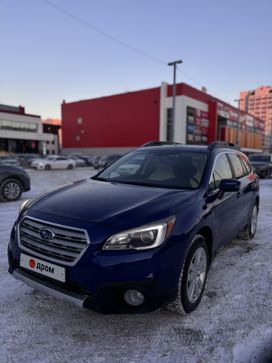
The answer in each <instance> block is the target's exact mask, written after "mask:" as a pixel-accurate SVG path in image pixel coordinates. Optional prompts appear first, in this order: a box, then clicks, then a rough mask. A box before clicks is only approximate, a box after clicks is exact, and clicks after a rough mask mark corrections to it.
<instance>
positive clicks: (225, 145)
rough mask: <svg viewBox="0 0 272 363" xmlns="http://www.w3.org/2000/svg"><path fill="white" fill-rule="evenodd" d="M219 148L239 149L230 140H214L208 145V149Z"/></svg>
mask: <svg viewBox="0 0 272 363" xmlns="http://www.w3.org/2000/svg"><path fill="white" fill-rule="evenodd" d="M219 148H230V149H235V150H239V151H241V148H240V146H238V145H236V144H233V143H232V142H226V141H214V142H212V143H211V144H210V145H209V146H208V150H209V151H212V150H214V149H219Z"/></svg>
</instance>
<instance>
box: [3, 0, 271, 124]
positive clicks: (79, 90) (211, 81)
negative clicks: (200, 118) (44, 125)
mask: <svg viewBox="0 0 272 363" xmlns="http://www.w3.org/2000/svg"><path fill="white" fill-rule="evenodd" d="M50 1H51V2H52V3H54V4H56V5H57V6H59V7H61V8H63V9H65V10H66V11H69V12H70V13H72V14H73V15H74V16H76V17H78V18H80V19H82V21H84V22H86V23H88V24H90V25H92V26H94V27H96V28H98V29H100V30H101V31H103V32H106V33H107V34H109V35H111V36H112V37H115V38H117V39H119V40H120V41H122V42H125V43H127V44H129V45H131V46H132V47H135V48H138V49H139V50H141V51H142V52H145V53H148V54H150V55H151V56H153V57H155V58H156V59H158V61H154V60H152V59H150V58H148V57H143V56H142V55H140V54H138V53H135V52H133V51H131V50H130V49H128V48H126V47H122V46H120V45H119V44H117V43H115V42H113V41H112V40H110V39H109V38H107V37H105V36H103V35H102V34H101V33H98V32H96V31H94V30H92V29H91V27H88V26H85V25H84V24H82V23H80V22H78V21H76V20H75V19H73V18H71V17H69V16H67V15H66V14H65V13H64V12H60V11H59V10H57V9H56V8H55V7H53V6H50V5H49V4H48V3H47V2H46V0H0V103H5V104H10V105H19V104H20V105H23V106H25V107H26V111H27V112H29V113H34V114H40V115H41V116H42V117H43V118H47V117H60V104H61V102H62V100H63V99H66V101H76V100H79V99H87V98H93V97H99V96H102V95H108V94H114V93H121V92H127V91H133V90H137V89H143V88H149V87H156V86H159V85H160V83H161V82H162V81H166V82H168V83H171V82H172V68H170V67H168V66H167V65H166V63H167V62H168V61H172V60H174V59H182V60H183V64H182V65H181V67H180V72H179V73H178V74H177V81H178V82H186V83H189V84H191V85H192V86H194V87H196V88H200V87H201V85H203V86H205V87H206V88H207V89H208V92H209V93H212V94H213V95H215V96H217V97H219V98H222V99H223V100H225V101H228V102H231V103H233V100H234V99H235V98H237V97H238V96H239V91H240V90H246V89H251V88H255V87H257V86H260V85H272V27H271V16H272V1H271V0H258V1H256V0H99V1H98V0H96V1H94V0H50ZM160 61H162V62H165V65H164V64H163V63H160ZM182 72H185V73H186V75H185V74H183V73H182ZM187 75H189V76H190V77H191V78H193V80H192V79H191V78H189V77H188V76H187Z"/></svg>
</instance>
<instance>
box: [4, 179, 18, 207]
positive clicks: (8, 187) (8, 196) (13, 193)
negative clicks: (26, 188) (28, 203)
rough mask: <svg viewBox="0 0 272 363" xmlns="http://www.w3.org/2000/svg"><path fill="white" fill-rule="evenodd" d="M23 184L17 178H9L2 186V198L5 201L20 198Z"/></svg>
mask: <svg viewBox="0 0 272 363" xmlns="http://www.w3.org/2000/svg"><path fill="white" fill-rule="evenodd" d="M22 192H23V186H22V184H21V182H20V181H19V180H17V179H13V178H10V179H7V180H5V181H4V182H3V183H2V185H1V186H0V199H1V200H2V201H3V202H11V201H15V200H17V199H19V198H20V196H21V194H22Z"/></svg>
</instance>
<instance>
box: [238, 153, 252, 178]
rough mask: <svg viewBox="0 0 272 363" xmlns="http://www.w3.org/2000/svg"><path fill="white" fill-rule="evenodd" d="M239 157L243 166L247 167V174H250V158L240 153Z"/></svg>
mask: <svg viewBox="0 0 272 363" xmlns="http://www.w3.org/2000/svg"><path fill="white" fill-rule="evenodd" d="M239 157H240V160H241V162H242V164H243V167H244V169H245V175H248V174H250V173H251V166H250V163H249V161H248V158H247V157H246V155H244V154H240V155H239Z"/></svg>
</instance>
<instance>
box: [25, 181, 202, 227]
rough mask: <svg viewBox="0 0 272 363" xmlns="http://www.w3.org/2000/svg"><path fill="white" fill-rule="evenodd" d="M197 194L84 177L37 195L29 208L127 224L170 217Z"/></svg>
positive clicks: (128, 225)
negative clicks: (85, 178)
mask: <svg viewBox="0 0 272 363" xmlns="http://www.w3.org/2000/svg"><path fill="white" fill-rule="evenodd" d="M196 198H197V192H196V191H182V190H173V189H162V188H151V187H145V186H135V185H128V184H119V183H110V182H102V181H94V180H84V181H80V182H77V183H74V184H72V185H68V186H66V187H63V188H60V189H58V190H56V191H53V192H51V193H49V194H46V195H45V196H44V197H41V198H37V201H35V202H34V203H32V205H31V209H32V210H34V211H35V210H36V211H38V212H42V213H46V214H50V215H55V216H60V217H67V218H72V219H80V220H86V221H88V222H90V223H104V224H107V225H114V226H120V227H124V228H130V227H134V226H136V225H141V224H147V223H150V222H153V221H155V220H158V219H162V218H165V217H169V216H170V215H173V214H175V213H177V211H179V210H181V209H183V208H186V207H188V206H189V205H190V204H192V203H193V202H194V201H195V200H196ZM136 221H137V223H136Z"/></svg>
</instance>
